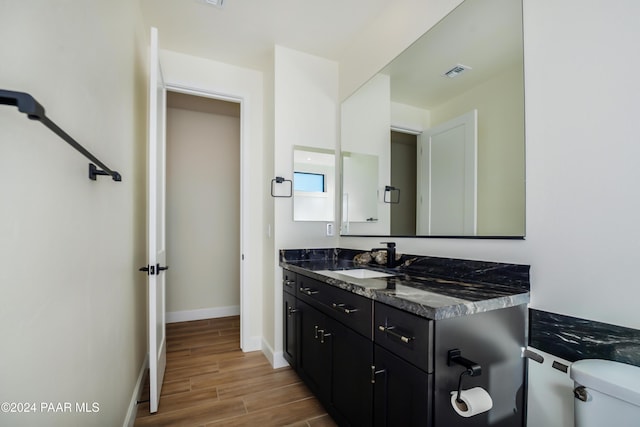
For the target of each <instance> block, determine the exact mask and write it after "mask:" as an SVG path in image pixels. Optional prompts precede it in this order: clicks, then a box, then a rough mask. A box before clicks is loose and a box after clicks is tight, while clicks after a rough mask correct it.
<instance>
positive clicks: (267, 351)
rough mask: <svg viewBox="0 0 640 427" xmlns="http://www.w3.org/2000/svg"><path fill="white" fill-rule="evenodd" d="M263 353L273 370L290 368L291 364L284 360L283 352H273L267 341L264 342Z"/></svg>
mask: <svg viewBox="0 0 640 427" xmlns="http://www.w3.org/2000/svg"><path fill="white" fill-rule="evenodd" d="M262 353H264V355H265V357H266V358H267V360H268V361H269V363H271V366H272V367H273V369H278V368H284V367H285V366H289V362H287V361H286V360H285V359H284V356H283V354H282V352H281V351H273V349H272V348H271V346H270V345H269V344H268V343H267V342H266V341H265V340H262Z"/></svg>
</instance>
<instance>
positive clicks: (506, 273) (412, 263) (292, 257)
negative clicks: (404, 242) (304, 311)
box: [280, 248, 529, 320]
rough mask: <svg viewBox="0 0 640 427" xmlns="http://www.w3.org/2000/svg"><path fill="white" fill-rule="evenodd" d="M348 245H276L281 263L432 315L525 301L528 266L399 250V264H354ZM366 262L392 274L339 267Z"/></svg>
mask: <svg viewBox="0 0 640 427" xmlns="http://www.w3.org/2000/svg"><path fill="white" fill-rule="evenodd" d="M363 252H364V251H358V250H353V249H342V248H332V249H293V250H281V251H280V266H281V267H282V268H284V269H287V270H290V271H293V272H296V273H300V274H303V275H306V276H308V277H312V278H314V279H317V280H320V281H322V282H324V283H328V284H330V285H333V286H336V287H339V288H342V289H345V290H348V291H350V292H353V293H355V294H358V295H361V296H364V297H366V298H370V299H372V300H375V301H379V302H382V303H385V304H388V305H391V306H393V307H397V308H400V309H402V310H405V311H408V312H410V313H413V314H416V315H418V316H421V317H426V318H429V319H434V320H441V319H447V318H452V317H458V316H466V315H471V314H475V313H482V312H486V311H491V310H497V309H500V308H507V307H513V306H517V305H521V304H527V303H528V302H529V266H528V265H519V264H504V263H495V262H486V261H472V260H461V259H455V258H438V257H428V256H420V255H407V254H404V255H402V257H401V258H400V259H399V260H398V264H399V266H397V267H394V268H386V267H385V266H381V265H378V264H376V263H375V262H371V263H369V264H366V265H358V264H357V263H355V262H354V258H355V257H356V256H358V255H360V254H362V253H363ZM363 267H364V268H367V269H373V270H377V271H380V272H385V273H390V274H393V276H391V277H385V278H373V279H360V278H353V277H349V276H346V275H344V274H342V273H340V270H349V269H354V268H363Z"/></svg>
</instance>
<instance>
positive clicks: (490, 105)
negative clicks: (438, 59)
mask: <svg viewBox="0 0 640 427" xmlns="http://www.w3.org/2000/svg"><path fill="white" fill-rule="evenodd" d="M522 72H523V70H522V63H516V64H513V66H512V67H510V68H507V69H505V70H504V71H503V72H502V73H500V74H498V75H496V76H494V77H493V78H491V79H490V80H487V81H485V82H483V83H482V84H480V85H478V86H476V87H475V88H473V89H472V90H470V91H468V92H465V93H464V94H462V95H460V96H458V97H456V98H454V99H451V100H449V101H448V102H446V103H445V104H441V105H439V106H438V107H436V108H433V109H432V110H431V124H432V125H433V126H437V125H439V124H441V123H444V122H446V121H447V120H451V119H453V118H455V117H457V116H460V115H462V114H465V113H467V112H469V111H471V110H473V109H477V110H478V183H477V185H478V234H479V235H483V236H492V235H493V236H522V235H523V234H524V232H525V212H524V210H525V200H524V199H525V179H524V178H525V177H524V163H525V159H524V144H523V135H524V109H523V103H522V92H523V90H524V81H523V77H522Z"/></svg>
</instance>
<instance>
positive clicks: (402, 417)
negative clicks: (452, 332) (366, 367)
mask: <svg viewBox="0 0 640 427" xmlns="http://www.w3.org/2000/svg"><path fill="white" fill-rule="evenodd" d="M374 361H375V365H374V366H375V372H376V374H375V385H374V396H375V397H374V399H375V401H374V405H373V407H374V425H375V426H389V427H394V426H403V427H404V426H407V427H408V426H421V427H429V426H432V425H433V424H432V423H433V421H432V419H433V415H432V406H433V404H432V396H431V389H432V375H430V374H427V373H426V372H424V371H422V370H420V369H418V368H416V367H415V366H414V365H412V364H410V363H408V362H406V361H404V360H402V359H400V358H399V357H398V356H395V355H394V354H392V353H390V352H388V351H387V350H385V349H383V348H382V347H380V346H378V345H376V346H375V355H374Z"/></svg>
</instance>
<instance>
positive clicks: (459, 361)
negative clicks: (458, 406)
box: [447, 348, 482, 402]
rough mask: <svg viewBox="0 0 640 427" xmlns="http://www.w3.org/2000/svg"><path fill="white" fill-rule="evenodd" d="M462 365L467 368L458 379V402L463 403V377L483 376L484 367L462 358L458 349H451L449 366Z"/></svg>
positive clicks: (448, 353) (448, 358) (448, 354)
mask: <svg viewBox="0 0 640 427" xmlns="http://www.w3.org/2000/svg"><path fill="white" fill-rule="evenodd" d="M454 364H456V365H461V366H463V367H464V368H466V369H465V370H464V371H463V372H462V373H461V374H460V377H458V394H457V396H456V401H457V402H462V400H461V399H460V393H461V392H462V377H464V376H465V375H468V376H470V377H476V376H479V375H482V366H480V364H478V363H476V362H474V361H472V360H469V359H467V358H465V357H462V352H461V351H460V349H458V348H454V349H451V350H449V351H448V352H447V366H451V365H454Z"/></svg>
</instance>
